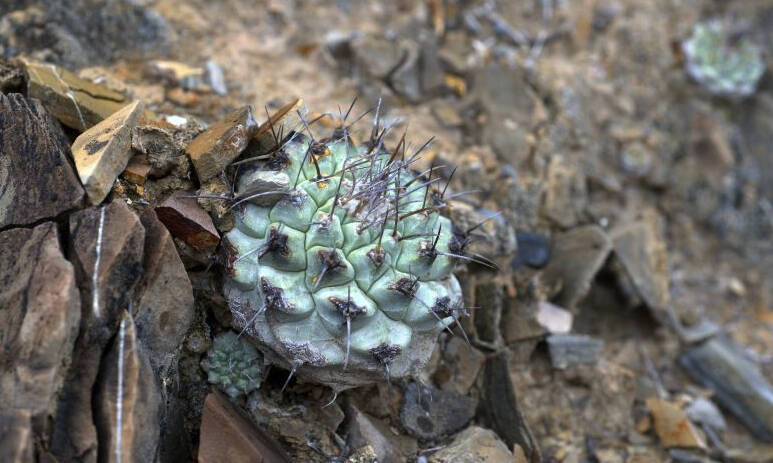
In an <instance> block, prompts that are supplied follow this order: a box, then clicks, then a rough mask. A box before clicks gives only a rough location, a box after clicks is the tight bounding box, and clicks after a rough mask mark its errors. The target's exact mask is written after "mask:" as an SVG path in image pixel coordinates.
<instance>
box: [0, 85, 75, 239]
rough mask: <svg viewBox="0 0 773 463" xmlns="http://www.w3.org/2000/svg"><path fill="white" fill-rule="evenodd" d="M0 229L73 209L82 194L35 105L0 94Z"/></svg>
mask: <svg viewBox="0 0 773 463" xmlns="http://www.w3.org/2000/svg"><path fill="white" fill-rule="evenodd" d="M0 133H2V141H0V185H2V188H0V228H4V227H7V226H9V225H27V224H31V223H35V222H37V221H39V220H41V219H45V218H49V217H55V216H57V215H59V214H61V213H62V212H64V211H67V210H69V209H72V208H75V207H77V206H78V205H79V204H80V203H81V199H82V198H83V188H82V187H81V185H80V183H79V182H78V178H77V177H76V175H75V173H74V172H73V170H72V168H71V167H70V164H69V162H68V160H67V155H66V153H67V151H68V150H69V147H68V145H69V143H68V141H67V138H66V137H65V136H64V133H63V132H62V129H61V127H60V126H59V123H58V122H56V120H54V118H53V117H51V115H50V114H49V113H48V112H47V111H46V110H45V108H44V107H43V106H42V105H41V104H40V102H38V101H36V100H30V99H27V98H24V97H23V96H22V95H19V94H12V95H8V96H6V95H2V94H0Z"/></svg>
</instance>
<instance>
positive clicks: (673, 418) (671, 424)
mask: <svg viewBox="0 0 773 463" xmlns="http://www.w3.org/2000/svg"><path fill="white" fill-rule="evenodd" d="M647 408H648V409H649V410H650V413H651V414H652V418H653V420H654V421H655V432H656V433H657V435H658V438H659V439H660V443H661V444H663V446H664V447H666V448H671V447H686V448H705V447H706V443H705V442H704V440H703V437H702V436H701V435H700V434H698V431H697V430H696V428H695V427H694V426H693V424H692V423H691V422H690V420H688V419H687V415H686V414H685V412H684V411H683V410H682V409H681V408H680V407H679V406H678V405H677V404H675V403H673V402H669V401H667V400H663V399H659V398H657V397H651V398H649V399H647Z"/></svg>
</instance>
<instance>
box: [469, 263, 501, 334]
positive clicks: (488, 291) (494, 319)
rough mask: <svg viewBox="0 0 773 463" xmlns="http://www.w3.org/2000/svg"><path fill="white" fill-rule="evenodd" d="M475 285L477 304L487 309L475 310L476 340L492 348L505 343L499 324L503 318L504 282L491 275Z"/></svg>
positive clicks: (473, 318) (473, 317)
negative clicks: (494, 278)
mask: <svg viewBox="0 0 773 463" xmlns="http://www.w3.org/2000/svg"><path fill="white" fill-rule="evenodd" d="M481 280H483V281H479V282H477V284H476V285H475V286H474V287H475V304H474V305H475V306H476V307H485V308H486V309H485V310H475V311H473V313H472V321H473V323H474V325H475V333H474V334H475V336H474V337H475V341H476V342H478V343H480V344H481V345H484V346H486V347H490V348H496V346H499V345H501V344H502V343H503V339H502V334H501V330H500V329H499V325H500V322H501V319H502V310H503V305H504V304H503V303H504V300H505V293H504V289H503V287H502V284H501V283H499V282H498V281H496V280H493V279H491V278H490V277H488V278H487V277H484V278H481Z"/></svg>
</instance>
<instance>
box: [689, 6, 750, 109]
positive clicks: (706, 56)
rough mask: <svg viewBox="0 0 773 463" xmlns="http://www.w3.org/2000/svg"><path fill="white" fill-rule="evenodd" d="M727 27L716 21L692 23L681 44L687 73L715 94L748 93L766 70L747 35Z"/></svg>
mask: <svg viewBox="0 0 773 463" xmlns="http://www.w3.org/2000/svg"><path fill="white" fill-rule="evenodd" d="M728 29H729V28H728V27H727V26H725V25H724V24H723V23H722V22H720V21H718V20H712V21H706V22H700V23H697V24H696V25H695V26H694V29H693V33H692V35H691V36H690V38H689V39H687V40H686V41H685V42H684V43H683V45H682V48H683V50H684V54H685V57H686V59H687V72H688V73H689V74H690V76H691V77H692V78H693V79H695V80H696V81H697V82H698V83H700V84H701V85H703V86H704V87H706V88H707V89H708V90H709V91H710V92H712V93H715V94H717V95H724V96H741V97H742V96H748V95H751V94H752V93H754V90H755V89H756V88H757V82H758V81H759V80H760V77H761V76H762V74H763V72H764V71H765V64H764V62H763V60H762V51H761V50H760V48H759V47H758V46H757V45H755V44H754V43H753V42H752V41H751V40H750V39H749V38H748V37H746V36H744V35H741V34H733V33H731V31H729V30H728Z"/></svg>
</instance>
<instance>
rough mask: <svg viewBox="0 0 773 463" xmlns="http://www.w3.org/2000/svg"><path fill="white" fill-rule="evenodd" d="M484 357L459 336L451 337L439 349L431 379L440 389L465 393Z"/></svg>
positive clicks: (481, 366) (478, 371) (473, 381)
mask: <svg viewBox="0 0 773 463" xmlns="http://www.w3.org/2000/svg"><path fill="white" fill-rule="evenodd" d="M485 360H486V357H485V356H484V355H483V353H482V352H481V351H479V350H478V349H476V348H475V347H472V346H470V345H469V344H467V343H466V342H465V341H464V339H462V338H461V337H459V336H453V337H451V338H450V339H449V340H448V342H447V343H446V345H445V346H444V348H443V349H441V357H440V362H439V364H438V366H437V368H435V373H434V375H433V379H434V380H435V384H437V385H438V386H439V387H440V388H441V389H443V390H445V391H454V392H456V393H458V394H467V392H469V390H470V388H471V387H472V385H473V384H474V383H475V380H476V379H477V378H478V373H480V370H481V368H483V362H484V361H485Z"/></svg>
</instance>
